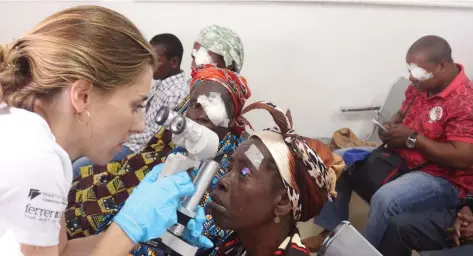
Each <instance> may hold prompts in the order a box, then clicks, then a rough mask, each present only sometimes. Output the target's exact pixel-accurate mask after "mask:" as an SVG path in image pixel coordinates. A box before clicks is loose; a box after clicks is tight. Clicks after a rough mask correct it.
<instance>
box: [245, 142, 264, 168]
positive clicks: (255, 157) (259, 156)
mask: <svg viewBox="0 0 473 256" xmlns="http://www.w3.org/2000/svg"><path fill="white" fill-rule="evenodd" d="M245 156H246V157H247V158H248V159H249V160H250V161H251V163H252V164H253V166H254V167H256V169H259V167H260V166H261V163H262V162H263V159H264V156H263V153H261V151H260V150H259V149H258V148H257V147H256V146H255V145H254V144H251V146H250V147H249V148H248V150H247V151H246V152H245Z"/></svg>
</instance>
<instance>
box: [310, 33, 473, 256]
mask: <svg viewBox="0 0 473 256" xmlns="http://www.w3.org/2000/svg"><path fill="white" fill-rule="evenodd" d="M406 62H407V65H408V70H409V73H410V80H411V81H412V85H411V86H410V87H409V88H408V89H407V90H406V99H405V100H404V102H403V104H402V107H401V109H400V111H399V112H398V113H397V114H395V115H394V116H393V117H392V119H391V121H390V122H388V123H385V124H384V125H385V127H386V128H387V131H386V132H383V131H381V132H380V134H379V136H380V138H381V139H382V140H383V141H384V142H385V143H387V145H388V147H390V148H393V149H395V151H397V152H398V153H399V155H400V156H401V157H402V158H403V159H404V160H405V162H406V164H407V165H408V166H409V167H411V168H412V167H416V166H419V165H420V164H423V163H425V162H427V161H428V162H427V163H426V165H424V167H422V168H421V169H420V170H418V171H412V172H410V173H408V174H405V175H403V176H401V177H399V178H397V179H396V180H394V181H391V182H390V183H388V184H386V185H384V186H383V187H381V188H380V189H379V190H378V191H377V192H376V193H375V194H374V195H373V197H372V198H371V202H370V212H369V217H368V222H367V225H366V227H365V231H364V235H365V237H366V239H367V240H368V241H369V242H370V243H371V244H372V245H373V246H375V247H377V248H379V245H380V242H381V239H383V235H384V233H385V231H386V228H387V227H388V221H389V219H390V218H391V217H392V216H396V215H399V214H402V213H406V212H408V213H413V212H414V213H415V212H422V211H429V210H431V211H432V210H436V209H444V208H447V207H450V206H453V207H454V206H455V205H456V204H457V203H458V201H459V198H461V197H463V196H464V195H466V194H468V193H472V194H473V168H472V166H473V84H472V82H471V81H470V80H469V79H468V78H467V76H466V75H465V72H464V69H463V67H462V66H461V65H459V64H456V63H455V62H454V61H453V60H452V56H451V48H450V46H449V44H448V43H447V41H445V40H444V39H443V38H440V37H438V36H425V37H423V38H421V39H419V40H418V41H416V42H415V43H414V44H413V45H412V46H411V47H410V48H409V51H408V53H407V55H406ZM351 191H352V189H351V188H350V185H349V184H348V182H347V181H344V180H343V176H342V177H341V178H340V179H339V181H338V182H337V192H338V197H337V199H336V200H335V201H334V202H332V203H327V204H326V205H325V206H324V208H323V209H322V212H321V213H320V215H319V216H318V217H316V219H315V223H316V224H318V225H319V226H321V227H323V228H324V229H325V230H326V231H328V230H332V229H333V228H334V227H335V226H336V225H337V224H338V223H340V221H342V220H344V219H347V218H348V202H349V200H350V199H349V198H350V196H351ZM326 233H327V232H325V234H326ZM472 255H473V254H472Z"/></svg>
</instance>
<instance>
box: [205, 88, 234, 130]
mask: <svg viewBox="0 0 473 256" xmlns="http://www.w3.org/2000/svg"><path fill="white" fill-rule="evenodd" d="M197 102H198V103H199V104H200V105H201V106H202V108H203V109H204V111H205V113H206V114H207V117H208V118H209V119H210V122H212V124H214V125H215V126H220V127H225V128H228V123H229V122H230V120H229V119H228V114H227V109H226V108H225V103H224V102H223V100H222V97H221V96H220V93H215V92H211V93H210V96H209V97H207V96H206V95H200V96H199V97H198V98H197Z"/></svg>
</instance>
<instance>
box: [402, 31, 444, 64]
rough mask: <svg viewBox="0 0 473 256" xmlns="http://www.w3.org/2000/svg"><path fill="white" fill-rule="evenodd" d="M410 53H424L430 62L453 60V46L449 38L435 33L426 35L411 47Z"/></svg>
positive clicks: (437, 62)
mask: <svg viewBox="0 0 473 256" xmlns="http://www.w3.org/2000/svg"><path fill="white" fill-rule="evenodd" d="M407 53H408V54H417V53H423V54H426V55H427V58H428V60H429V62H431V63H433V64H439V63H440V62H442V61H448V62H453V59H452V48H451V47H450V45H449V44H448V42H447V40H445V39H443V38H441V37H439V36H434V35H429V36H424V37H422V38H420V39H419V40H417V41H416V42H415V43H414V44H412V46H411V47H410V48H409V51H408V52H407Z"/></svg>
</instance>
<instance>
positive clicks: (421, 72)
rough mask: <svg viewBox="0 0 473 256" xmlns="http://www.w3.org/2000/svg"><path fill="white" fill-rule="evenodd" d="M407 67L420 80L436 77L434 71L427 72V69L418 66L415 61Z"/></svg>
mask: <svg viewBox="0 0 473 256" xmlns="http://www.w3.org/2000/svg"><path fill="white" fill-rule="evenodd" d="M407 69H408V70H409V73H411V76H412V77H414V78H415V79H417V80H419V81H425V80H429V79H431V78H433V77H434V75H433V74H432V72H427V71H426V70H425V69H423V68H421V67H419V66H417V65H416V64H415V63H410V64H408V65H407Z"/></svg>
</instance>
